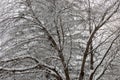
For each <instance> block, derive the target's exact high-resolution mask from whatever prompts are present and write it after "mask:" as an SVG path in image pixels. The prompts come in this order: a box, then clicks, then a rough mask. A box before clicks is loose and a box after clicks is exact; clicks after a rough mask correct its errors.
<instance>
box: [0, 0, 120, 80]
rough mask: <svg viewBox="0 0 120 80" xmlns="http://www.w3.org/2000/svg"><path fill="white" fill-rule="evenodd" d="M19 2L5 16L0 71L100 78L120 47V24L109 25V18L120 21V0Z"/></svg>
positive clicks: (58, 78) (67, 79) (68, 78)
mask: <svg viewBox="0 0 120 80" xmlns="http://www.w3.org/2000/svg"><path fill="white" fill-rule="evenodd" d="M15 4H16V5H17V7H15V9H11V10H12V11H14V12H16V14H15V15H12V16H8V17H5V18H2V17H1V18H2V20H1V24H0V25H1V28H0V30H1V31H0V33H1V37H3V38H4V39H3V40H2V41H1V45H0V47H1V50H0V51H1V53H3V55H2V57H1V69H0V71H1V72H4V73H1V76H3V75H5V74H8V73H9V76H10V74H12V75H16V74H24V73H27V72H28V73H29V74H30V73H31V71H33V72H36V73H37V71H39V72H40V71H44V73H45V75H46V76H45V77H46V79H49V78H51V77H54V78H55V79H56V80H72V79H75V78H76V79H77V80H84V79H87V80H98V79H100V78H101V77H102V76H103V75H104V74H105V72H106V70H107V69H108V67H109V65H110V64H111V62H112V61H113V60H114V58H115V57H116V55H117V53H118V52H119V49H118V47H119V46H118V45H117V44H116V43H117V39H119V36H120V35H119V34H118V32H119V29H115V30H111V29H112V28H115V27H116V26H115V25H111V24H116V23H117V21H119V18H118V17H119V16H118V17H117V18H116V16H117V14H118V11H119V6H120V1H119V0H115V1H109V0H105V1H101V2H95V1H94V0H86V1H84V0H75V1H68V0H34V1H32V0H20V1H16V2H15ZM102 5H103V6H102ZM18 7H19V8H20V10H18V11H17V10H16V9H17V8H18ZM8 11H9V10H8ZM14 12H13V13H14ZM13 13H12V14H13ZM6 14H8V13H6ZM6 14H5V15H6ZM108 25H111V26H110V27H109V26H108ZM6 37H8V38H6ZM113 50H114V51H113ZM46 56H47V57H46ZM76 57H80V59H79V60H77V59H76ZM6 58H8V59H7V60H3V59H6ZM27 61H31V63H29V64H28V65H27ZM75 62H76V63H78V65H76V64H74V63H75ZM20 63H21V64H20ZM23 63H24V64H23ZM10 64H13V65H11V66H10V67H9V65H10ZM16 65H17V66H16ZM25 65H27V66H25ZM74 65H75V66H74ZM20 66H23V68H19V67H20ZM76 69H77V70H76ZM73 72H75V73H73ZM77 72H78V73H77ZM41 74H43V72H41ZM49 75H50V76H49ZM73 75H75V77H74V76H73Z"/></svg>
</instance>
